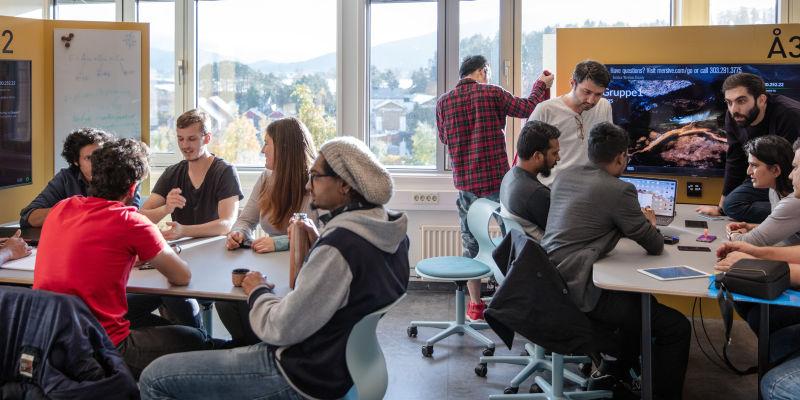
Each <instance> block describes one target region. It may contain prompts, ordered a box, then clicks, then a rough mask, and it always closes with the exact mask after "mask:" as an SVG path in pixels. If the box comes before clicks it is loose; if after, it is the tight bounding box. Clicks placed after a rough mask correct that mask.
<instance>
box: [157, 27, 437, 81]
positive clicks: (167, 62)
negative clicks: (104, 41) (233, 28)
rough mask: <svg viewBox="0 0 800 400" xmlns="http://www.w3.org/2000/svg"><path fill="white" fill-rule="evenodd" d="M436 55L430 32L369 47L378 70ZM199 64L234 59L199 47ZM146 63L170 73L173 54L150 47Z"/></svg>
mask: <svg viewBox="0 0 800 400" xmlns="http://www.w3.org/2000/svg"><path fill="white" fill-rule="evenodd" d="M435 54H436V34H435V33H430V34H427V35H423V36H417V37H412V38H408V39H404V40H398V41H394V42H387V43H383V44H380V45H377V46H375V47H374V48H372V51H371V54H370V57H371V60H370V61H371V63H372V65H374V66H375V67H377V68H378V69H381V70H385V69H389V68H392V69H399V70H401V71H408V72H409V74H410V72H411V71H414V70H416V69H418V68H421V67H426V66H427V65H428V60H430V59H431V58H433V57H434V56H435ZM198 58H199V59H200V61H201V63H203V64H206V63H209V62H213V61H223V60H236V57H232V56H226V55H223V54H219V53H215V52H210V51H204V50H200V54H199V57H198ZM246 64H247V65H248V66H250V67H251V68H253V69H255V70H258V71H261V72H265V73H268V72H280V73H287V72H294V71H303V72H307V73H316V72H329V71H331V70H334V69H335V68H336V53H328V54H323V55H321V56H319V57H315V58H311V59H309V60H305V61H298V62H286V63H282V62H274V61H270V60H269V59H265V60H260V61H256V62H251V63H246ZM150 65H151V68H152V69H155V70H156V71H158V74H159V75H161V76H171V75H172V74H173V65H174V55H173V52H171V51H165V50H160V49H157V48H151V49H150Z"/></svg>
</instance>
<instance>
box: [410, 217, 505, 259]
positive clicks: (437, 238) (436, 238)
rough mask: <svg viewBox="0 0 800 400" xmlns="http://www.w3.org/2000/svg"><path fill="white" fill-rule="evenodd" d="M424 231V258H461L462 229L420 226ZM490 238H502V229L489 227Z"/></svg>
mask: <svg viewBox="0 0 800 400" xmlns="http://www.w3.org/2000/svg"><path fill="white" fill-rule="evenodd" d="M420 229H421V230H422V258H423V259H425V258H431V257H443V256H460V255H461V228H459V227H458V226H443V225H420ZM489 236H491V237H499V236H501V233H500V227H499V226H497V225H492V226H490V227H489Z"/></svg>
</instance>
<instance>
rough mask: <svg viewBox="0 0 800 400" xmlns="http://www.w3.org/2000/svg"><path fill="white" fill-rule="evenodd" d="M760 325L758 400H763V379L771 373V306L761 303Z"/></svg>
mask: <svg viewBox="0 0 800 400" xmlns="http://www.w3.org/2000/svg"><path fill="white" fill-rule="evenodd" d="M759 307H760V308H761V309H760V310H759V311H760V314H761V315H760V316H759V325H758V398H759V399H761V378H763V377H764V374H766V373H767V371H769V367H770V365H769V337H770V331H769V304H767V303H761V304H760V305H759Z"/></svg>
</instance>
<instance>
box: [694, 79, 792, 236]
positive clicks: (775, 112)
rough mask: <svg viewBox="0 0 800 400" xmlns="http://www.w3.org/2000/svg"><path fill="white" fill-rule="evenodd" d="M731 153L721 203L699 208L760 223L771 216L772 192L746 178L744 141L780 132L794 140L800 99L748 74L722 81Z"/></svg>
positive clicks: (711, 212)
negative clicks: (769, 87)
mask: <svg viewBox="0 0 800 400" xmlns="http://www.w3.org/2000/svg"><path fill="white" fill-rule="evenodd" d="M722 92H723V93H724V94H725V104H727V106H728V112H727V113H726V115H725V132H726V133H727V136H728V152H727V155H726V159H725V181H724V185H723V187H722V197H721V198H720V201H719V205H715V206H702V207H698V208H697V211H698V212H700V213H702V214H706V215H713V216H718V215H728V216H729V217H731V218H732V219H734V220H736V221H742V222H751V223H761V222H762V221H764V220H765V219H766V218H767V216H768V215H769V213H770V211H771V208H770V204H769V191H768V190H767V189H755V188H753V183H752V182H751V181H750V179H749V178H747V154H745V151H744V148H743V146H744V144H745V143H747V142H748V141H749V140H751V139H753V138H756V137H759V136H764V135H778V136H781V137H783V138H785V139H786V140H788V141H789V143H794V141H795V139H797V137H798V132H800V102H798V101H796V100H793V99H790V98H788V97H786V96H782V95H778V94H767V89H766V85H765V84H764V80H763V79H761V77H759V76H757V75H753V74H748V73H741V74H735V75H731V76H729V77H728V78H727V79H725V82H724V83H723V84H722Z"/></svg>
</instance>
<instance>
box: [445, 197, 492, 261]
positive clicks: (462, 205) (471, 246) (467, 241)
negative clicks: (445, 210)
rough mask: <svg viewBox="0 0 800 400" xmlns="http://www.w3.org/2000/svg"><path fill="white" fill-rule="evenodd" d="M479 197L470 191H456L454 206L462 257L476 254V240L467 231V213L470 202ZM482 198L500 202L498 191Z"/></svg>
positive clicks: (470, 256)
mask: <svg viewBox="0 0 800 400" xmlns="http://www.w3.org/2000/svg"><path fill="white" fill-rule="evenodd" d="M480 198H481V197H479V196H478V195H476V194H475V193H472V192H465V191H463V190H460V191H459V192H458V199H457V200H456V207H458V219H459V220H460V221H461V247H463V250H462V252H461V255H462V256H463V257H469V258H475V256H477V255H478V241H477V240H475V237H474V236H472V233H471V232H470V231H469V226H467V213H468V212H469V207H470V206H471V205H472V203H474V202H475V201H476V200H478V199H480ZM483 198H486V199H489V200H492V201H496V202H500V192H495V193H492V194H490V195H488V196H484V197H483Z"/></svg>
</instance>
